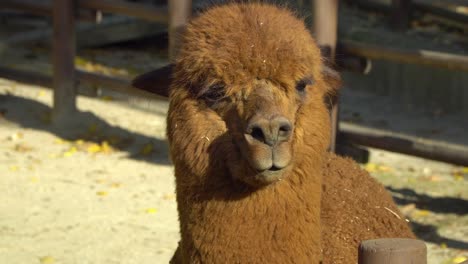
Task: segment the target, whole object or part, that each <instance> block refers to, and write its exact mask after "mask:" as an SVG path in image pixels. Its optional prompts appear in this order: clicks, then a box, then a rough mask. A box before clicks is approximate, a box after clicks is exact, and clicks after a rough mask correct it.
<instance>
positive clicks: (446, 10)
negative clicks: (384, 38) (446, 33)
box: [354, 0, 468, 23]
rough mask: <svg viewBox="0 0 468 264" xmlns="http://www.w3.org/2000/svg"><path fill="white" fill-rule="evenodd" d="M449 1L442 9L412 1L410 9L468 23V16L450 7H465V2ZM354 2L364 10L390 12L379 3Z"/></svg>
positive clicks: (360, 0) (387, 7)
mask: <svg viewBox="0 0 468 264" xmlns="http://www.w3.org/2000/svg"><path fill="white" fill-rule="evenodd" d="M450 1H453V2H448V3H449V4H450V6H448V7H444V6H443V5H441V4H433V3H430V1H427V0H412V8H413V10H422V11H425V12H429V13H432V14H434V15H438V16H442V17H445V18H448V19H452V20H454V21H458V22H461V23H468V15H466V14H463V13H461V12H456V11H454V10H453V8H452V7H451V6H453V5H460V6H467V3H466V2H464V1H465V0H458V2H457V1H456V0H450ZM354 2H355V3H357V4H358V5H359V6H361V7H363V8H366V9H370V10H375V11H378V12H383V13H390V12H392V7H391V6H389V5H386V4H382V3H379V2H374V1H370V0H354Z"/></svg>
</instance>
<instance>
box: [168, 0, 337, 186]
mask: <svg viewBox="0 0 468 264" xmlns="http://www.w3.org/2000/svg"><path fill="white" fill-rule="evenodd" d="M323 69H324V67H323V65H322V60H321V57H320V51H319V49H318V47H317V45H316V44H315V43H314V41H313V39H312V37H311V36H310V34H309V32H308V31H307V29H306V28H305V26H304V24H303V22H302V21H300V20H298V19H297V18H295V17H294V16H293V15H292V14H291V13H290V12H289V11H286V10H284V9H280V8H277V7H274V6H269V5H264V4H234V5H227V6H221V7H215V8H212V9H210V10H208V11H207V12H205V13H203V14H202V15H201V16H199V17H197V18H195V19H194V20H192V22H191V23H190V24H189V25H188V27H187V30H186V32H185V35H184V38H183V44H182V48H181V51H180V54H179V56H178V58H177V60H176V64H175V69H174V74H173V82H172V86H171V95H170V99H171V104H170V109H169V117H168V138H169V141H170V145H171V155H172V160H173V161H174V162H175V165H176V168H177V167H178V166H179V167H184V168H189V170H190V171H191V172H192V174H195V175H198V176H200V178H203V177H202V176H203V175H208V174H210V173H209V171H210V169H211V171H214V172H216V173H218V174H222V173H220V172H223V171H226V172H227V173H225V174H227V175H228V176H227V177H230V178H233V179H236V180H240V181H242V182H244V183H247V184H249V185H251V186H256V187H258V186H265V185H269V184H271V183H274V182H277V181H279V180H281V179H283V178H284V177H287V175H288V174H289V172H290V171H291V170H293V169H294V168H297V165H299V164H301V163H304V162H311V161H314V160H319V159H320V157H321V156H323V155H322V154H323V152H324V151H325V150H326V148H327V146H328V142H329V113H328V110H327V108H326V106H325V103H324V100H325V101H327V100H328V99H329V97H330V95H331V94H333V89H332V88H331V87H330V86H329V85H328V84H327V80H326V79H327V77H326V76H325V75H324V71H323ZM194 120H196V121H194ZM206 153H210V155H206ZM207 156H209V158H207ZM213 168H215V169H213ZM176 176H177V170H176ZM218 176H219V177H224V176H226V175H224V174H223V175H218ZM218 176H217V177H218ZM197 179H198V178H196V177H195V178H188V179H186V180H185V182H184V184H187V182H186V181H197Z"/></svg>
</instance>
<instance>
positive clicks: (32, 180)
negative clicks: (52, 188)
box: [29, 176, 39, 183]
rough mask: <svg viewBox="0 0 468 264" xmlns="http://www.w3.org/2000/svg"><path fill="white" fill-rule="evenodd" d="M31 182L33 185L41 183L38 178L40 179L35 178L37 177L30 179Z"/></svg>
mask: <svg viewBox="0 0 468 264" xmlns="http://www.w3.org/2000/svg"><path fill="white" fill-rule="evenodd" d="M29 180H30V181H31V182H33V183H36V182H38V181H39V178H38V177H35V176H33V177H31V178H29Z"/></svg>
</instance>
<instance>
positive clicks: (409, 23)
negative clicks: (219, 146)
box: [0, 0, 468, 264]
mask: <svg viewBox="0 0 468 264" xmlns="http://www.w3.org/2000/svg"><path fill="white" fill-rule="evenodd" d="M324 2H325V6H326V7H323V6H320V5H323V3H324ZM332 2H333V3H335V4H331V5H330V3H332ZM275 3H279V4H282V5H286V6H288V7H289V8H291V9H292V10H294V11H295V12H296V13H297V14H298V15H299V16H301V17H302V18H304V20H305V22H306V23H307V25H308V26H309V27H310V29H311V32H312V33H313V35H314V36H316V38H317V40H318V42H319V43H320V44H322V45H323V47H324V49H323V51H324V56H329V59H328V61H329V62H330V64H331V65H333V66H334V67H336V68H337V69H338V70H340V71H341V73H342V76H343V80H344V87H343V88H342V92H341V96H340V100H339V104H338V108H337V109H338V110H339V111H338V112H339V114H338V117H339V118H338V120H339V122H338V128H337V131H338V132H337V144H336V151H337V152H339V153H340V154H343V155H347V156H351V157H353V158H354V159H356V160H357V161H359V162H360V164H361V166H362V167H363V168H364V169H366V170H367V171H369V172H370V173H371V174H372V175H373V176H374V177H375V178H377V179H378V180H379V181H380V182H382V183H383V184H384V185H385V186H386V188H387V189H388V190H389V191H390V192H391V194H392V195H393V198H394V199H395V201H396V202H397V203H398V205H399V206H400V209H401V210H402V212H403V213H404V215H405V216H406V217H407V219H408V221H409V222H410V224H411V226H412V228H413V230H414V232H415V233H416V234H417V235H418V237H419V238H420V239H422V240H424V241H425V242H426V243H427V246H428V263H462V262H463V261H466V260H467V259H468V1H466V0H445V1H444V0H412V1H409V0H347V1H346V0H342V1H319V0H316V1H315V2H314V1H304V0H299V1H286V2H285V1H281V2H278V1H277V2H275ZM326 3H328V6H327V4H326ZM212 4H213V2H212V1H210V2H209V3H208V4H207V3H206V1H205V2H203V1H194V2H193V3H190V2H187V1H172V2H170V3H169V5H168V3H167V1H161V0H140V1H136V0H134V1H122V0H119V1H117V0H115V1H111V0H99V1H97V0H96V1H91V0H77V1H69V0H66V1H59V0H57V1H46V0H16V1H15V0H2V1H0V201H1V202H0V211H1V212H2V213H1V215H0V263H43V264H44V263H155V261H156V263H167V262H168V260H169V259H170V258H171V256H172V254H173V251H174V249H175V247H176V246H177V242H178V239H179V234H178V228H179V227H178V218H177V210H176V201H175V194H174V179H173V169H172V166H171V162H170V161H169V159H168V146H167V141H166V138H165V115H166V112H167V106H168V102H167V100H166V99H165V98H162V97H157V96H154V95H150V94H148V93H145V92H143V91H138V90H135V89H134V88H132V87H131V85H130V81H131V79H132V78H134V77H135V76H137V75H139V74H142V73H144V72H147V71H150V70H154V69H158V68H160V67H163V66H165V65H167V64H168V63H169V62H170V61H171V60H172V59H173V57H174V54H176V52H177V46H178V43H179V42H178V40H177V39H178V34H179V33H180V30H181V28H183V25H184V24H185V23H186V21H187V20H188V17H189V16H190V14H193V15H196V14H197V13H198V12H199V11H200V10H203V9H204V8H206V7H207V6H210V5H212ZM320 7H321V8H325V9H323V10H325V11H324V12H322V13H320V12H317V10H319V9H318V8H320ZM314 10H315V11H314ZM320 10H322V9H320ZM314 14H315V15H314ZM317 14H318V15H317ZM320 14H322V16H320ZM323 17H325V18H323ZM334 24H336V27H335V26H334ZM166 79H167V76H166Z"/></svg>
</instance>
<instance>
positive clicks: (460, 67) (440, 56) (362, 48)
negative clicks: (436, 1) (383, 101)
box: [338, 40, 468, 72]
mask: <svg viewBox="0 0 468 264" xmlns="http://www.w3.org/2000/svg"><path fill="white" fill-rule="evenodd" d="M338 52H339V53H340V54H341V53H343V54H350V55H355V56H361V57H366V58H369V59H375V60H389V61H396V62H400V63H409V64H420V65H427V66H434V67H440V68H445V69H450V70H457V71H465V72H468V56H464V55H456V54H450V53H443V52H437V51H430V50H410V49H398V48H391V47H384V46H377V45H372V44H364V43H359V42H356V41H351V40H341V41H339V43H338Z"/></svg>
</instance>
